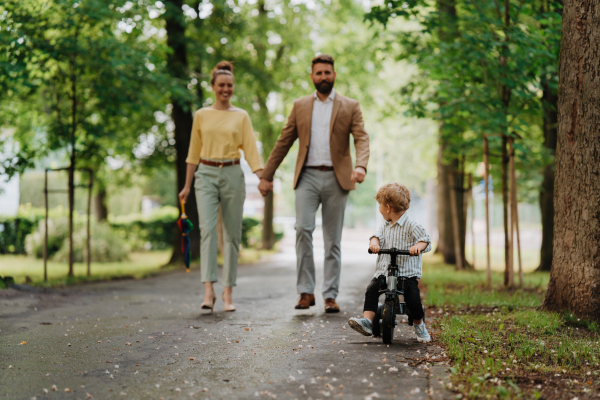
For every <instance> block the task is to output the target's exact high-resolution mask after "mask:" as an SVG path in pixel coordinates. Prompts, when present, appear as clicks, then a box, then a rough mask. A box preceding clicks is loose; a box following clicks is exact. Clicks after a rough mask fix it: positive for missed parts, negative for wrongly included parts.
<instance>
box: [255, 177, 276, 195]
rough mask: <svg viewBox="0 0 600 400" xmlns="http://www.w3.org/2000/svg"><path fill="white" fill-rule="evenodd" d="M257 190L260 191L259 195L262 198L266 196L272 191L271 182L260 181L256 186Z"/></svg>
mask: <svg viewBox="0 0 600 400" xmlns="http://www.w3.org/2000/svg"><path fill="white" fill-rule="evenodd" d="M258 190H259V191H260V194H262V195H263V197H264V196H266V195H268V194H269V192H272V191H273V182H271V181H268V180H266V179H261V180H260V183H259V184H258Z"/></svg>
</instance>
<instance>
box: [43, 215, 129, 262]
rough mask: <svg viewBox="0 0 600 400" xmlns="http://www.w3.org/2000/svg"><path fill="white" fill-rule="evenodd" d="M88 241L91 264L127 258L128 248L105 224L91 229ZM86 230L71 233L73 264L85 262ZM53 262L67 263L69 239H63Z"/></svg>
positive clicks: (80, 229) (81, 229) (96, 225)
mask: <svg viewBox="0 0 600 400" xmlns="http://www.w3.org/2000/svg"><path fill="white" fill-rule="evenodd" d="M48 231H50V230H48ZM92 232H93V233H92V237H91V240H90V251H91V255H92V261H93V262H118V261H125V260H127V258H128V253H129V247H128V246H127V244H125V242H123V241H122V240H121V238H120V237H119V236H118V235H115V232H114V231H113V229H112V228H111V227H110V225H108V224H106V223H99V224H98V223H97V224H95V225H94V227H93V231H92ZM86 239H87V236H86V230H85V229H83V228H79V229H78V230H77V231H75V232H74V233H73V259H74V261H75V262H86V261H87V250H86V246H87V242H86ZM53 258H54V260H56V261H61V262H68V261H69V239H68V237H67V238H65V239H64V240H63V242H62V246H61V248H60V250H59V251H58V252H57V253H56V254H55V255H54V257H53Z"/></svg>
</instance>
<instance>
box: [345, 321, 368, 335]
mask: <svg viewBox="0 0 600 400" xmlns="http://www.w3.org/2000/svg"><path fill="white" fill-rule="evenodd" d="M348 325H350V328H352V329H354V330H355V331H356V332H358V333H360V334H362V335H365V336H371V335H372V334H373V324H372V323H371V320H370V319H368V318H354V317H352V318H350V319H349V320H348Z"/></svg>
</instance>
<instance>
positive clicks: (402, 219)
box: [348, 182, 431, 342]
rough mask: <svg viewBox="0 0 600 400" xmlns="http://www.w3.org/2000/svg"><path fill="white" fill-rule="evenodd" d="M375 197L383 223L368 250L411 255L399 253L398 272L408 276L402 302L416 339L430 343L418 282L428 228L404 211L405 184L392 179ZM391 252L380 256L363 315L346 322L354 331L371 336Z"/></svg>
mask: <svg viewBox="0 0 600 400" xmlns="http://www.w3.org/2000/svg"><path fill="white" fill-rule="evenodd" d="M375 200H377V202H378V203H379V212H380V213H381V215H382V216H383V219H384V220H385V222H384V223H383V225H381V226H380V227H379V229H378V230H377V233H376V234H375V235H373V236H371V238H370V243H369V249H371V251H372V252H373V253H378V252H379V249H381V248H384V249H389V248H392V247H395V248H397V249H409V251H410V254H411V256H398V265H399V267H398V272H399V275H400V276H405V277H407V278H409V279H408V280H406V281H405V282H404V301H405V302H406V306H407V307H408V309H409V310H410V314H411V317H412V319H413V323H414V329H415V333H416V334H417V341H419V342H429V341H431V337H430V336H429V333H428V332H427V328H425V323H424V322H423V317H424V313H423V307H422V306H421V294H420V292H419V282H418V281H417V279H420V278H421V274H422V272H423V268H422V259H421V253H424V252H427V251H430V250H431V239H430V238H429V235H428V234H427V231H425V229H424V228H423V227H422V226H421V225H419V223H418V222H416V221H415V220H413V219H412V218H410V217H409V216H408V215H407V214H406V210H408V207H409V205H410V191H409V190H408V189H407V188H406V186H404V185H400V184H398V183H395V182H392V183H388V184H387V185H385V186H383V187H381V188H380V189H379V190H378V191H377V195H376V196H375ZM389 263H390V255H388V254H385V255H379V256H378V257H377V264H376V267H375V268H376V269H375V275H374V277H373V279H372V280H371V283H369V286H368V287H367V292H366V293H365V305H364V308H363V317H364V318H354V317H352V318H350V320H349V321H348V325H350V327H351V328H352V329H354V330H355V331H357V332H359V333H361V334H363V335H365V336H371V335H372V334H373V319H375V312H376V311H377V305H378V302H379V288H380V285H381V284H380V282H381V280H380V279H381V278H380V277H381V276H387V268H388V265H389Z"/></svg>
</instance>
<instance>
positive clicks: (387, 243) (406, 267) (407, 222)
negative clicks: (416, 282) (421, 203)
mask: <svg viewBox="0 0 600 400" xmlns="http://www.w3.org/2000/svg"><path fill="white" fill-rule="evenodd" d="M373 237H376V238H378V239H379V246H380V247H381V248H382V249H390V248H392V247H395V248H397V249H399V250H408V249H410V248H411V247H412V246H414V245H415V244H417V243H419V242H427V243H428V245H427V247H426V248H425V250H423V251H422V253H425V252H428V251H430V250H431V239H430V238H429V234H427V231H426V230H425V228H423V227H422V226H421V225H420V224H419V223H418V222H417V221H415V220H414V219H412V218H411V217H409V216H408V214H407V213H404V214H402V216H401V217H400V218H399V219H398V221H396V222H394V223H393V224H391V223H389V222H388V221H384V223H383V224H382V225H381V226H380V227H379V229H378V230H377V233H375V234H374V235H373V236H371V238H373ZM371 238H369V240H371ZM388 265H390V255H389V254H380V255H379V256H378V257H377V264H376V267H375V275H374V277H375V278H377V277H378V276H380V275H386V276H387V270H388ZM398 272H399V274H400V276H406V277H408V278H412V277H417V278H421V275H422V273H423V259H422V256H421V254H419V255H418V256H398Z"/></svg>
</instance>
